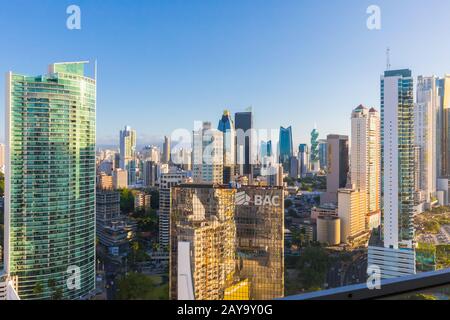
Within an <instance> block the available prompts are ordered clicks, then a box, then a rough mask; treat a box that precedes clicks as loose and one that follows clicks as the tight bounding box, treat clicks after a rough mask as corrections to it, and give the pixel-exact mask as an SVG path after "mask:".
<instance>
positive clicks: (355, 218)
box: [338, 188, 367, 244]
mask: <svg viewBox="0 0 450 320" xmlns="http://www.w3.org/2000/svg"><path fill="white" fill-rule="evenodd" d="M338 217H339V218H340V220H341V221H340V225H341V242H343V243H350V244H353V243H356V242H357V240H358V238H359V237H361V236H363V235H364V234H366V233H367V232H366V217H367V193H366V192H365V191H364V190H362V191H361V190H359V189H355V188H353V189H339V191H338Z"/></svg>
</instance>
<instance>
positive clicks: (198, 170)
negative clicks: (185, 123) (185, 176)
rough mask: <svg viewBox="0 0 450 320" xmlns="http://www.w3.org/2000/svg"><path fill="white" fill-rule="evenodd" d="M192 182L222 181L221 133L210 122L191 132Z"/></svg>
mask: <svg viewBox="0 0 450 320" xmlns="http://www.w3.org/2000/svg"><path fill="white" fill-rule="evenodd" d="M193 142H194V144H193V171H194V172H193V174H194V182H196V183H201V182H210V183H219V184H222V183H223V133H222V132H220V131H219V130H216V129H212V127H211V123H210V122H204V123H203V126H202V128H200V129H198V130H195V131H194V133H193Z"/></svg>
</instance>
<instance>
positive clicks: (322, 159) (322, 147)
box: [319, 139, 328, 171]
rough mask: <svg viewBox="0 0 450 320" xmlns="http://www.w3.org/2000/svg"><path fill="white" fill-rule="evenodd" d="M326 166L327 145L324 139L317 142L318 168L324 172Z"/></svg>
mask: <svg viewBox="0 0 450 320" xmlns="http://www.w3.org/2000/svg"><path fill="white" fill-rule="evenodd" d="M327 165H328V143H327V140H325V139H320V140H319V167H320V170H323V171H326V170H327Z"/></svg>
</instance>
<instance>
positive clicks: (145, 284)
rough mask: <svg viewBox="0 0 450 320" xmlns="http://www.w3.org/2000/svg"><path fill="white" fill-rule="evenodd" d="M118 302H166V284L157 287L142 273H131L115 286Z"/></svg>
mask: <svg viewBox="0 0 450 320" xmlns="http://www.w3.org/2000/svg"><path fill="white" fill-rule="evenodd" d="M117 289H118V292H117V295H116V297H117V299H119V300H167V299H168V298H169V288H168V286H167V284H163V285H158V284H156V281H155V280H154V278H152V277H149V276H146V275H144V274H142V273H136V272H132V273H129V274H128V275H126V276H125V277H123V278H121V279H120V280H119V281H118V284H117Z"/></svg>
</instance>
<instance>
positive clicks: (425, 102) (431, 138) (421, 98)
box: [414, 76, 440, 207]
mask: <svg viewBox="0 0 450 320" xmlns="http://www.w3.org/2000/svg"><path fill="white" fill-rule="evenodd" d="M439 106H440V101H439V96H438V89H437V78H436V77H434V76H433V77H422V76H419V77H418V78H417V90H416V104H415V107H414V139H415V140H414V143H415V145H416V146H418V147H419V166H418V168H417V170H418V173H419V176H418V187H419V190H420V191H421V193H423V197H424V201H425V202H426V204H427V207H429V206H430V205H431V202H432V199H433V198H435V197H436V183H437V178H438V175H437V171H436V170H437V165H438V162H437V156H438V154H437V152H436V148H437V144H438V137H437V123H438V118H437V116H438V113H439Z"/></svg>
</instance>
